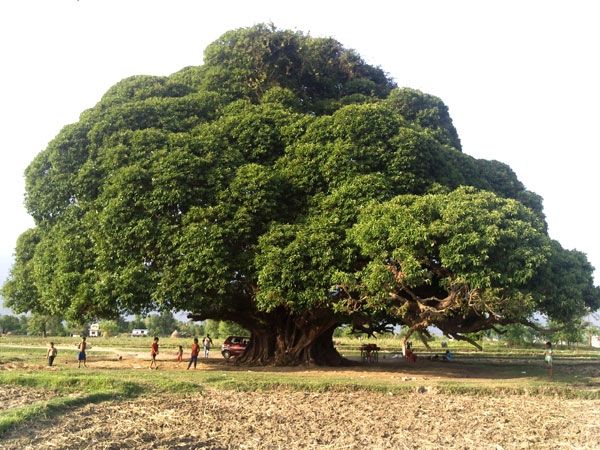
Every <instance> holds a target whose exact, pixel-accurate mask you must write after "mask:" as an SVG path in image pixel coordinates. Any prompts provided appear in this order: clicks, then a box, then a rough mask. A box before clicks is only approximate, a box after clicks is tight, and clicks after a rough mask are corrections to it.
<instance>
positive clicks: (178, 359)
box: [177, 345, 183, 363]
mask: <svg viewBox="0 0 600 450" xmlns="http://www.w3.org/2000/svg"><path fill="white" fill-rule="evenodd" d="M182 360H183V346H181V345H180V346H179V350H177V362H178V363H181V361H182Z"/></svg>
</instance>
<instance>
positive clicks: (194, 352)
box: [187, 338, 200, 370]
mask: <svg viewBox="0 0 600 450" xmlns="http://www.w3.org/2000/svg"><path fill="white" fill-rule="evenodd" d="M199 353H200V346H199V345H198V338H194V343H193V344H192V356H190V362H189V363H188V366H187V370H189V369H190V367H191V366H192V363H194V370H196V364H198V354H199Z"/></svg>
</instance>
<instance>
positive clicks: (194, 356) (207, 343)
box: [150, 334, 213, 370]
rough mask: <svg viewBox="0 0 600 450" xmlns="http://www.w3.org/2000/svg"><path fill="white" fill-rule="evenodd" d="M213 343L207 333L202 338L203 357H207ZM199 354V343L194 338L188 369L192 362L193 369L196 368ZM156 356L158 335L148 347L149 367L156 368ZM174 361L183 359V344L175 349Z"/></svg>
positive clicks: (179, 361)
mask: <svg viewBox="0 0 600 450" xmlns="http://www.w3.org/2000/svg"><path fill="white" fill-rule="evenodd" d="M212 345H213V341H212V339H211V337H210V334H207V335H206V336H205V337H204V339H202V347H203V348H204V357H205V358H208V354H209V352H210V348H211V347H212ZM199 354H200V345H199V344H198V338H194V343H193V344H192V349H191V352H190V360H189V362H188V366H187V368H188V370H189V369H190V367H191V366H192V364H193V365H194V369H195V368H196V365H197V364H198V355H199ZM157 356H158V337H155V338H154V342H152V346H151V347H150V358H151V361H150V369H152V368H154V369H158V364H157V362H156V357H157ZM176 361H177V362H178V363H181V361H183V346H182V345H180V346H179V349H178V350H177V357H176Z"/></svg>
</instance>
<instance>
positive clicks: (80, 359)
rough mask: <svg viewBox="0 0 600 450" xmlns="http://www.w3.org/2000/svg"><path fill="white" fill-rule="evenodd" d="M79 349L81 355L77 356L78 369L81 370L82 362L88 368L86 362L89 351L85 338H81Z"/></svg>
mask: <svg viewBox="0 0 600 450" xmlns="http://www.w3.org/2000/svg"><path fill="white" fill-rule="evenodd" d="M77 348H78V349H79V354H78V355H77V362H78V364H77V368H78V369H79V368H80V367H81V363H82V362H83V367H87V366H86V365H85V362H86V360H87V356H86V354H85V351H86V350H87V342H86V341H85V336H83V337H82V338H81V342H80V343H79V345H78V346H77Z"/></svg>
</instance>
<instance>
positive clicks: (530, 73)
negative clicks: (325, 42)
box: [0, 0, 600, 284]
mask: <svg viewBox="0 0 600 450" xmlns="http://www.w3.org/2000/svg"><path fill="white" fill-rule="evenodd" d="M595 4H596V2H594V1H592V0H590V1H583V0H571V1H568V2H567V1H552V0H544V1H537V0H528V1H511V0H502V1H495V0H488V1H485V2H482V1H477V0H473V1H463V0H453V1H448V0H439V1H431V0H420V1H414V0H411V1H404V0H396V1H379V0H372V1H369V2H364V1H354V0H342V1H338V0H329V1H323V0H320V1H313V0H304V1H302V2H285V1H282V0H279V1H260V0H255V1H252V2H250V1H238V0H230V1H228V2H205V1H201V0H196V1H191V0H169V1H167V0H165V1H153V0H143V1H142V0H52V1H48V0H4V1H2V2H0V58H1V64H0V136H1V140H0V146H1V149H0V190H1V191H0V192H1V195H0V201H1V205H0V211H2V214H3V216H2V219H1V220H0V282H3V280H5V278H6V277H7V276H8V272H9V269H10V266H11V262H12V258H13V253H14V246H15V242H16V239H17V237H18V236H19V234H21V233H22V232H23V231H25V230H26V229H27V228H29V227H31V226H33V221H32V219H31V218H30V217H29V216H28V214H27V212H26V210H25V208H24V206H23V200H24V195H25V194H24V175H23V174H24V171H25V168H26V167H27V165H28V164H29V163H30V162H31V161H32V160H33V158H34V157H35V155H36V154H37V153H39V152H40V151H42V150H43V149H44V148H45V147H46V145H47V144H48V142H49V141H50V140H51V139H52V138H53V137H54V136H56V134H57V133H58V132H59V131H60V129H61V128H62V127H63V126H64V125H66V124H69V123H72V122H76V121H77V120H78V117H79V114H80V113H81V112H83V111H84V110H85V109H87V108H90V107H92V106H94V105H95V104H96V103H97V102H98V101H99V100H100V97H101V96H102V95H103V94H104V93H105V92H106V91H107V90H108V88H109V87H111V86H112V85H113V84H115V83H116V82H118V81H119V80H121V79H123V78H125V77H128V76H131V75H139V74H147V75H169V74H171V73H173V72H176V71H178V70H179V69H181V68H183V67H186V66H190V65H201V64H202V55H203V50H204V48H205V47H206V46H207V45H208V44H209V43H211V42H212V41H214V40H215V39H217V38H218V37H219V36H220V35H221V34H223V33H224V32H226V31H228V30H230V29H235V28H240V27H246V26H251V25H254V24H256V23H262V22H264V23H273V24H275V25H276V26H277V27H278V28H285V29H292V30H299V31H303V32H305V33H309V34H310V35H312V36H319V37H333V38H335V39H337V40H338V41H340V42H341V43H342V44H343V45H344V46H345V47H347V48H353V49H355V50H356V51H357V52H358V53H359V54H360V55H361V56H362V57H363V59H364V60H366V61H367V62H368V63H369V64H372V65H376V66H380V67H381V68H382V69H383V70H385V71H386V72H387V73H388V74H389V76H391V77H392V78H393V79H394V80H395V81H396V83H397V84H398V85H399V86H407V87H412V88H416V89H419V90H421V91H424V92H427V93H429V94H433V95H435V96H438V97H440V98H441V99H442V100H443V101H444V102H445V103H446V105H447V106H448V107H449V110H450V114H451V116H452V119H453V121H454V125H455V126H456V128H457V130H458V133H459V136H460V138H461V141H462V146H463V151H464V152H465V153H467V154H469V155H472V156H474V157H476V158H484V159H495V160H498V161H502V162H504V163H507V164H508V165H510V166H511V168H512V169H513V170H514V171H515V172H516V174H517V176H518V177H519V179H520V180H521V181H522V182H523V183H524V184H525V186H526V187H527V188H528V189H529V190H532V191H534V192H536V193H537V194H539V195H541V196H542V197H543V199H544V210H545V214H546V218H547V222H548V225H549V233H550V236H551V237H552V238H553V239H556V240H558V241H559V242H560V243H561V244H562V245H563V247H565V248H569V249H577V250H580V251H582V252H584V253H586V254H587V255H588V259H589V260H590V262H591V263H592V265H593V266H594V267H597V268H599V270H596V272H595V281H596V284H600V233H598V231H597V230H598V227H599V222H600V220H599V219H600V213H599V212H598V199H597V197H596V195H597V194H598V191H599V190H598V185H599V181H598V177H599V175H598V166H597V162H598V161H599V159H600V156H599V155H600V143H599V142H600V140H599V139H598V121H599V119H600V114H599V111H600V110H599V109H598V105H600V82H599V80H600V58H599V57H598V55H599V53H598V43H600V27H599V26H598V20H599V19H600V5H599V6H595Z"/></svg>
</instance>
